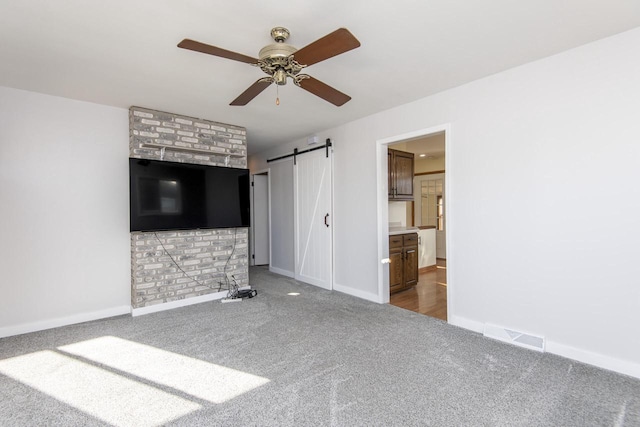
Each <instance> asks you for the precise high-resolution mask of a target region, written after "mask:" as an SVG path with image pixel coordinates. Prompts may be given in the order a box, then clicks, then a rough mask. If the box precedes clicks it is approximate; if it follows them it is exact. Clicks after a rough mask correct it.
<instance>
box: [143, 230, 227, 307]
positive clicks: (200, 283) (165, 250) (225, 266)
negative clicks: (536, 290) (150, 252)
mask: <svg viewBox="0 0 640 427" xmlns="http://www.w3.org/2000/svg"><path fill="white" fill-rule="evenodd" d="M153 235H154V236H156V240H158V242H160V246H162V249H163V250H164V253H165V254H167V256H168V257H169V258H171V261H173V263H174V264H175V265H176V267H178V269H180V271H181V272H182V274H184V275H185V277H187V278H189V279H191V280H193V281H194V282H196V283H197V284H198V285H200V286H206V287H208V288H210V289H213V288H212V287H211V286H209V285H206V284H204V283H202V282H200V281H199V280H198V279H196V278H195V277H191V276H189V275H188V274H187V272H186V271H184V270H183V269H182V267H180V265H179V264H178V262H177V261H176V260H175V258H173V256H172V255H171V254H170V253H169V251H168V250H167V248H165V247H164V244H163V243H162V240H160V238H159V237H158V233H156V232H154V233H153ZM237 237H238V229H237V228H234V229H233V247H232V248H231V254H230V255H229V258H227V262H226V263H225V264H224V269H223V270H222V274H223V275H224V280H225V283H226V285H227V290H229V292H230V293H231V284H230V283H229V277H228V276H227V267H228V265H229V261H231V258H232V257H233V254H234V253H235V252H236V243H237ZM233 280H234V282H235V277H234V278H233ZM221 290H222V282H218V292H220V291H221ZM237 293H238V284H237V283H235V286H234V292H233V294H234V295H235V294H237Z"/></svg>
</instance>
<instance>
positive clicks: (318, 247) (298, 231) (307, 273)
mask: <svg viewBox="0 0 640 427" xmlns="http://www.w3.org/2000/svg"><path fill="white" fill-rule="evenodd" d="M293 168H294V181H293V182H294V184H293V185H294V218H295V250H294V252H295V278H296V280H300V281H302V282H305V283H309V284H312V285H315V286H319V287H321V288H324V289H332V286H333V284H332V230H331V224H332V221H333V218H332V211H331V153H330V152H329V157H327V151H326V150H315V151H312V152H308V153H304V154H302V155H299V156H297V157H296V165H295V166H294V167H293Z"/></svg>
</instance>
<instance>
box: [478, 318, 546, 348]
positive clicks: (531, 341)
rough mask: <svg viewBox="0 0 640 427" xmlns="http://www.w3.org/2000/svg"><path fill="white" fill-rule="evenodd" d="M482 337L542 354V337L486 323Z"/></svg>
mask: <svg viewBox="0 0 640 427" xmlns="http://www.w3.org/2000/svg"><path fill="white" fill-rule="evenodd" d="M484 336H485V337H488V338H493V339H496V340H499V341H504V342H507V343H510V344H514V345H517V346H520V347H525V348H528V349H530V350H535V351H540V352H544V337H539V336H535V335H531V334H526V333H524V332H519V331H514V330H512V329H507V328H503V327H501V326H496V325H491V324H488V323H487V324H485V326H484Z"/></svg>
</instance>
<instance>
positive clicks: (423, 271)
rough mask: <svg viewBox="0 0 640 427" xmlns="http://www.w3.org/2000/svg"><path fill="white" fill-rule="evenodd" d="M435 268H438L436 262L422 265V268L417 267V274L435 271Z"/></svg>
mask: <svg viewBox="0 0 640 427" xmlns="http://www.w3.org/2000/svg"><path fill="white" fill-rule="evenodd" d="M437 269H438V265H437V264H433V265H429V266H427V267H422V268H420V269H418V274H422V273H427V272H429V271H435V270H437Z"/></svg>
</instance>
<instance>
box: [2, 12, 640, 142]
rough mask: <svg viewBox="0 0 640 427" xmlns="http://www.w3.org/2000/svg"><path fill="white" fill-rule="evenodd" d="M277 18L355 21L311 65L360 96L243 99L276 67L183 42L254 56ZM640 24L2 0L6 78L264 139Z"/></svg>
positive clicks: (617, 17)
mask: <svg viewBox="0 0 640 427" xmlns="http://www.w3.org/2000/svg"><path fill="white" fill-rule="evenodd" d="M274 26H284V27H287V28H288V29H289V30H290V31H291V37H290V39H289V40H288V41H289V43H291V44H293V45H294V46H296V47H298V48H301V47H303V46H305V45H307V44H308V43H311V42H312V41H314V40H316V39H318V38H320V37H322V36H324V35H325V34H328V33H329V32H331V31H333V30H335V29H337V28H340V27H346V28H348V29H349V30H350V31H351V32H352V33H353V34H354V35H355V36H356V37H357V38H358V39H359V40H360V42H361V43H362V46H361V47H360V48H358V49H355V50H353V51H350V52H347V53H345V54H342V55H340V56H337V57H334V58H331V59H328V60H326V61H324V62H321V63H319V64H315V65H313V66H311V67H309V68H308V70H306V71H305V72H306V73H308V74H311V75H312V76H314V77H316V78H317V79H319V80H321V81H323V82H325V83H327V84H329V85H331V86H333V87H335V88H336V89H338V90H340V91H342V92H345V93H347V94H348V95H350V96H352V98H353V99H352V100H351V101H350V102H348V103H347V104H345V105H344V106H342V107H335V106H333V105H331V104H329V103H327V102H326V101H324V100H322V99H320V98H317V97H315V96H313V95H311V94H310V93H308V92H306V91H304V90H302V89H300V88H297V87H295V86H294V85H293V84H291V83H289V84H288V85H286V86H284V87H281V88H280V100H281V104H280V106H276V105H275V97H276V94H275V92H276V87H275V85H272V86H271V87H269V88H268V89H267V90H265V91H264V92H263V93H262V94H260V95H259V96H258V97H257V98H256V99H254V100H253V101H252V102H251V103H249V104H248V105H247V106H245V107H231V106H229V105H228V104H229V102H231V101H232V100H233V99H234V98H235V97H236V96H238V95H239V94H240V93H241V92H243V91H244V90H245V89H246V88H247V87H248V86H249V85H251V84H252V83H253V82H254V81H256V80H257V79H258V78H260V77H263V76H264V74H262V72H261V71H260V70H259V69H258V68H254V67H251V66H250V65H247V64H244V63H241V62H236V61H230V60H226V59H222V58H218V57H214V56H210V55H205V54H200V53H195V52H191V51H187V50H183V49H179V48H177V47H176V44H177V43H178V42H179V41H180V40H182V39H183V38H192V39H195V40H198V41H201V42H204V43H208V44H212V45H215V46H218V47H222V48H225V49H228V50H232V51H236V52H239V53H243V54H246V55H249V56H254V57H255V56H257V55H258V50H259V49H260V48H262V47H263V46H265V45H267V44H269V43H270V42H271V38H270V36H269V31H270V29H271V28H272V27H274ZM638 26H640V1H638V0H607V1H604V0H535V1H534V0H529V1H514V0H485V1H482V2H480V1H472V0H423V1H418V0H395V1H393V2H392V1H388V0H384V1H383V0H366V1H365V0H350V1H345V0H291V1H279V2H275V1H269V0H245V1H243V0H236V1H212V0H206V1H205V0H183V1H175V0H147V1H143V0H108V1H97V0H57V1H55V0H24V1H16V0H0V85H2V86H9V87H15V88H20V89H26V90H30V91H36V92H42V93H47V94H52V95H58V96H63V97H68V98H74V99H80V100H85V101H90V102H95V103H100V104H106V105H112V106H116V107H122V108H128V107H129V106H131V105H137V106H142V107H148V108H153V109H158V110H163V111H169V112H174V113H179V114H184V115H188V116H194V117H199V118H205V119H209V120H215V121H219V122H223V123H231V124H236V125H240V126H245V127H246V128H247V130H248V139H249V152H250V153H256V152H259V151H262V150H264V149H266V148H269V147H271V146H273V145H275V144H278V143H282V142H288V141H291V140H293V139H297V138H302V137H306V136H308V135H312V134H313V133H315V132H318V131H321V130H323V129H327V128H330V127H334V126H337V125H339V124H342V123H346V122H348V121H352V120H354V119H357V118H360V117H364V116H367V115H370V114H373V113H376V112H378V111H382V110H386V109H389V108H392V107H394V106H397V105H400V104H404V103H407V102H410V101H412V100H416V99H419V98H422V97H425V96H428V95H431V94H433V93H436V92H439V91H442V90H444V89H447V88H451V87H455V86H459V85H461V84H464V83H466V82H469V81H472V80H476V79H478V78H481V77H484V76H487V75H490V74H494V73H496V72H499V71H502V70H505V69H508V68H511V67H514V66H517V65H520V64H523V63H526V62H530V61H533V60H536V59H539V58H543V57H546V56H549V55H553V54H555V53H558V52H561V51H564V50H567V49H570V48H572V47H575V46H579V45H582V44H585V43H588V42H591V41H594V40H597V39H600V38H603V37H606V36H609V35H613V34H617V33H620V32H623V31H625V30H628V29H631V28H634V27H638Z"/></svg>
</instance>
